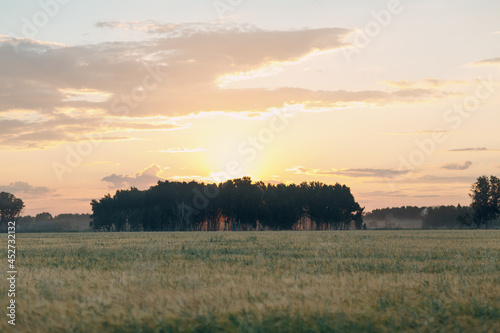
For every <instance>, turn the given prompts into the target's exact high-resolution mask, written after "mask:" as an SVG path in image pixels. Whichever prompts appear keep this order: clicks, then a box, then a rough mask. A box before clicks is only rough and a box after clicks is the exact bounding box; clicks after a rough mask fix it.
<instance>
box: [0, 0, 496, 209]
mask: <svg viewBox="0 0 500 333" xmlns="http://www.w3.org/2000/svg"><path fill="white" fill-rule="evenodd" d="M498 13H500V2H498V1H494V0H478V1H465V0H453V1H451V0H449V1H445V0H433V1H425V0H418V1H417V0H401V1H398V0H391V1H376V0H370V1H368V0H354V1H334V0H286V1H285V0H282V1H270V0H268V1H261V0H253V1H250V0H197V1H195V0H183V1H168V0H167V1H153V0H148V1H141V2H138V1H129V0H120V1H118V0H108V1H96V0H87V1H77V0H39V1H23V2H20V1H15V2H14V1H6V0H0V162H1V163H0V171H1V172H0V191H6V192H10V193H13V194H15V195H16V196H17V197H19V198H21V199H23V201H24V202H25V205H26V207H25V209H24V211H23V214H24V215H27V214H31V215H34V214H37V213H40V212H44V211H48V212H50V213H52V214H60V213H89V212H91V207H90V201H91V200H92V199H98V198H100V197H102V196H104V195H105V194H107V193H111V194H113V193H114V192H115V191H116V190H117V189H126V188H130V187H131V186H135V187H137V188H139V189H147V188H149V186H151V185H154V184H156V183H157V182H158V181H159V180H170V181H172V180H176V181H191V180H196V181H200V182H201V181H203V182H220V181H225V180H227V179H232V178H238V177H242V176H251V177H252V179H254V180H262V181H264V182H269V183H273V184H276V183H301V182H303V181H308V182H309V181H321V182H324V183H327V184H335V183H337V182H338V183H341V184H346V185H347V186H349V187H350V188H351V190H352V193H353V194H354V196H355V198H356V200H357V201H358V202H359V203H360V205H361V206H364V207H366V210H367V211H369V210H372V209H375V208H383V207H393V206H403V205H404V206H410V205H411V206H436V205H451V204H458V203H460V204H463V205H468V204H469V203H470V199H469V197H468V193H469V190H470V186H471V184H472V183H473V182H474V181H475V179H476V178H477V177H479V176H481V175H497V176H499V175H500V135H499V134H498V133H499V131H498V129H499V124H500V112H499V111H500V72H499V69H500V21H499V20H498Z"/></svg>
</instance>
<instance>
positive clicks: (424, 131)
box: [383, 129, 452, 135]
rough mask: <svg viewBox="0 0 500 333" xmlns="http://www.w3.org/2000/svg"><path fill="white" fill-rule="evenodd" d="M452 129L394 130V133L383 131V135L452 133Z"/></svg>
mask: <svg viewBox="0 0 500 333" xmlns="http://www.w3.org/2000/svg"><path fill="white" fill-rule="evenodd" d="M451 132H452V131H448V130H443V129H436V130H423V131H415V132H392V133H383V135H420V134H434V133H436V134H437V133H451Z"/></svg>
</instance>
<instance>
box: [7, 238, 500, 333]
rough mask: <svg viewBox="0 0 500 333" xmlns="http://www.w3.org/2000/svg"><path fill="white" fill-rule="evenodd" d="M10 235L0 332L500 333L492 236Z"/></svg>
mask: <svg viewBox="0 0 500 333" xmlns="http://www.w3.org/2000/svg"><path fill="white" fill-rule="evenodd" d="M17 237H18V239H17V246H18V251H19V253H18V256H17V266H18V270H19V280H18V282H17V289H18V290H17V297H16V302H17V315H18V317H17V325H16V327H15V329H12V327H8V326H10V325H8V324H7V316H4V318H3V319H2V320H0V331H1V332H10V331H13V332H14V331H15V332H150V331H155V332H177V331H182V332H183V331H192V332H210V331H213V332H216V331H235V332H236V331H240V332H259V331H260V332H280V331H281V332H292V331H309V332H329V331H363V332H367V331H373V332H380V331H384V332H385V331H387V332H392V331H394V332H399V331H418V332H434V331H443V332H445V331H464V332H500V261H499V259H500V231H491V230H490V231H348V232H346V231H343V232H332V231H324V232H291V231H290V232H242V233H235V232H232V233H231V232H227V233H223V232H214V233H206V232H200V233H85V234H18V235H17ZM4 238H6V237H4ZM5 244H7V242H6V241H5ZM4 248H6V245H5V246H4ZM3 254H4V255H3V256H2V258H6V250H5V249H4V250H3ZM4 266H5V267H7V261H6V259H5V260H4ZM7 287H8V285H7V281H6V280H5V279H2V280H1V281H0V295H1V296H0V299H3V300H6V299H7V289H8V288H7ZM2 306H6V303H5V301H3V302H2ZM4 308H5V307H4Z"/></svg>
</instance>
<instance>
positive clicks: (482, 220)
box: [469, 176, 500, 228]
mask: <svg viewBox="0 0 500 333" xmlns="http://www.w3.org/2000/svg"><path fill="white" fill-rule="evenodd" d="M469 195H470V197H471V198H472V204H471V208H472V218H473V221H474V223H475V224H476V227H478V228H485V227H487V226H488V223H489V222H490V221H492V220H495V219H496V218H498V216H499V215H500V180H499V179H498V178H497V177H495V176H491V177H490V178H489V179H488V177H487V176H481V177H479V178H478V179H477V181H476V182H475V183H474V184H473V185H472V188H471V193H470V194H469Z"/></svg>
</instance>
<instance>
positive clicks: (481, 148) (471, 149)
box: [448, 147, 500, 152]
mask: <svg viewBox="0 0 500 333" xmlns="http://www.w3.org/2000/svg"><path fill="white" fill-rule="evenodd" d="M448 151H451V152H464V151H470V152H474V151H500V149H489V148H486V147H474V148H457V149H449V150H448Z"/></svg>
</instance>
